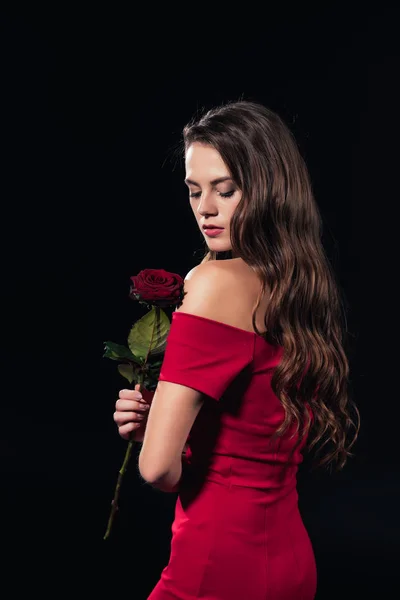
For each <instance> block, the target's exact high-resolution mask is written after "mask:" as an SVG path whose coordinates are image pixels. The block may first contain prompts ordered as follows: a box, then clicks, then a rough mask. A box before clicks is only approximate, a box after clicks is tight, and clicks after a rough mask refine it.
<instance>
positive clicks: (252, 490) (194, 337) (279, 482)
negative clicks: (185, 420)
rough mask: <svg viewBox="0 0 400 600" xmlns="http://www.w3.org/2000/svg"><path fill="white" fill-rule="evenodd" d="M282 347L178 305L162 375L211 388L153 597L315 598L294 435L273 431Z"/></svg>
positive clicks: (279, 416) (191, 442)
mask: <svg viewBox="0 0 400 600" xmlns="http://www.w3.org/2000/svg"><path fill="white" fill-rule="evenodd" d="M281 353H282V349H281V348H277V347H274V346H272V345H271V344H269V343H268V342H267V341H266V340H265V339H264V338H263V337H261V336H258V335H257V334H256V333H253V332H249V331H245V330H243V329H239V328H237V327H233V326H231V325H227V324H225V323H221V322H219V321H215V320H212V319H208V318H205V317H199V316H197V315H191V314H188V313H184V312H174V313H173V315H172V323H171V328H170V331H169V335H168V339H167V347H166V350H165V354H164V360H163V364H162V367H161V371H160V376H159V380H160V381H171V382H174V383H179V384H182V385H186V386H188V387H191V388H194V389H196V390H199V391H201V392H203V393H204V394H205V401H204V404H203V406H202V408H201V410H200V412H199V414H198V416H197V419H196V421H195V423H194V425H193V427H192V430H191V432H190V436H189V439H188V446H189V447H188V451H187V458H188V462H189V467H188V469H187V470H186V471H185V474H184V476H183V478H182V484H181V486H180V491H179V494H178V497H177V502H176V507H175V519H174V521H173V524H172V541H171V554H170V559H169V562H168V565H167V566H166V567H165V569H164V570H163V572H162V574H161V578H160V580H159V581H158V583H157V585H156V586H155V588H154V589H153V591H152V592H151V594H150V596H149V597H148V600H194V599H195V598H196V599H198V598H202V599H203V600H312V599H313V598H314V597H315V593H316V586H317V573H316V564H315V558H314V552H313V548H312V544H311V542H310V539H309V536H308V534H307V531H306V529H305V526H304V524H303V521H302V518H301V515H300V512H299V509H298V495H297V490H296V483H297V480H296V473H297V469H298V465H299V463H300V462H301V461H302V454H301V448H302V447H303V445H304V442H303V443H302V445H301V446H300V448H299V449H298V450H296V452H295V453H294V456H293V458H292V460H291V462H290V464H289V465H288V466H287V468H286V469H285V463H286V461H287V458H288V455H289V453H290V450H291V448H292V447H293V445H294V444H295V442H296V439H297V438H296V437H294V438H293V439H290V436H291V435H292V434H293V431H294V429H291V430H290V431H288V432H287V433H286V435H285V436H284V437H281V438H277V439H274V440H272V439H271V436H272V434H273V433H274V431H276V429H277V427H278V426H279V425H280V424H281V423H282V420H283V416H284V411H283V408H282V405H281V404H280V402H279V400H278V398H277V397H276V396H275V394H274V393H273V391H272V389H271V377H272V371H273V368H274V367H275V366H276V365H277V364H278V363H279V361H280V358H281Z"/></svg>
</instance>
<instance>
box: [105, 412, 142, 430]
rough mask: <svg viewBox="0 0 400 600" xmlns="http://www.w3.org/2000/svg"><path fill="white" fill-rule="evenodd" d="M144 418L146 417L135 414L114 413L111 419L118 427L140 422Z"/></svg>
mask: <svg viewBox="0 0 400 600" xmlns="http://www.w3.org/2000/svg"><path fill="white" fill-rule="evenodd" d="M145 417H146V415H142V414H140V413H136V412H118V411H116V412H115V413H114V414H113V419H114V421H115V422H116V423H117V425H118V427H121V425H125V424H126V423H132V422H134V423H136V422H141V421H143V419H144V418H145Z"/></svg>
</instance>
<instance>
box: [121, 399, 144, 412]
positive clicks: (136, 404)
mask: <svg viewBox="0 0 400 600" xmlns="http://www.w3.org/2000/svg"><path fill="white" fill-rule="evenodd" d="M115 408H116V410H117V411H119V410H120V411H125V410H127V411H132V410H137V411H139V412H147V411H148V410H149V408H150V404H148V403H147V402H140V401H139V400H121V399H119V400H117V401H116V403H115Z"/></svg>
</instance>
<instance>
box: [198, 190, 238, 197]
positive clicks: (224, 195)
mask: <svg viewBox="0 0 400 600" xmlns="http://www.w3.org/2000/svg"><path fill="white" fill-rule="evenodd" d="M234 193H235V190H231V191H230V192H224V193H223V192H218V194H219V195H220V196H221V198H231V197H232V196H233V194H234ZM189 196H190V198H200V196H201V192H191V193H190V194H189Z"/></svg>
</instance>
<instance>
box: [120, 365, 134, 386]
mask: <svg viewBox="0 0 400 600" xmlns="http://www.w3.org/2000/svg"><path fill="white" fill-rule="evenodd" d="M118 371H119V372H120V373H121V375H122V377H125V379H127V380H128V381H129V383H132V381H133V379H134V376H133V367H132V365H118Z"/></svg>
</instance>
